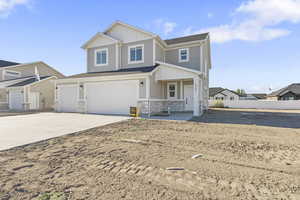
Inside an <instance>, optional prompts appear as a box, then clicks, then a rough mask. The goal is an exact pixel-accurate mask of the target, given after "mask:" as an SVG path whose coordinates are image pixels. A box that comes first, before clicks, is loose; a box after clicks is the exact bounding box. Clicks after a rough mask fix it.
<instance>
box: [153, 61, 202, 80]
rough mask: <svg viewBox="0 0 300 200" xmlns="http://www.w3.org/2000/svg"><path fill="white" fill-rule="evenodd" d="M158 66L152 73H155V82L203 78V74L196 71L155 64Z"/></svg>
mask: <svg viewBox="0 0 300 200" xmlns="http://www.w3.org/2000/svg"><path fill="white" fill-rule="evenodd" d="M157 63H158V64H159V65H160V66H159V67H158V68H156V69H155V70H154V71H152V73H155V80H157V81H158V80H178V79H191V78H195V77H201V76H203V73H202V72H200V71H198V70H193V69H189V68H186V67H181V66H178V65H173V64H169V63H164V62H157Z"/></svg>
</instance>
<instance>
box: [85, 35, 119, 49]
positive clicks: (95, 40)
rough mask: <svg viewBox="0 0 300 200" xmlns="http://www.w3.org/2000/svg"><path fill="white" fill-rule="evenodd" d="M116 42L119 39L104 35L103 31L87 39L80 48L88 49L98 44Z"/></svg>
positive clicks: (103, 44)
mask: <svg viewBox="0 0 300 200" xmlns="http://www.w3.org/2000/svg"><path fill="white" fill-rule="evenodd" d="M118 42H119V40H117V39H115V38H113V37H111V36H109V35H106V34H104V33H97V34H96V35H94V36H93V37H92V38H91V39H90V40H88V41H87V42H86V43H85V44H84V45H82V47H81V48H83V49H89V48H94V47H99V46H106V45H111V44H116V43H118Z"/></svg>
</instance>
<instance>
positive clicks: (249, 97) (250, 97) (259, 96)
mask: <svg viewBox="0 0 300 200" xmlns="http://www.w3.org/2000/svg"><path fill="white" fill-rule="evenodd" d="M265 99H267V94H265V93H253V94H245V95H243V96H241V97H240V100H265Z"/></svg>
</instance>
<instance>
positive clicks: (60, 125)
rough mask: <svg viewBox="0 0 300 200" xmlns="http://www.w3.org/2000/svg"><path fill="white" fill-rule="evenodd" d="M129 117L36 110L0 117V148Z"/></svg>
mask: <svg viewBox="0 0 300 200" xmlns="http://www.w3.org/2000/svg"><path fill="white" fill-rule="evenodd" d="M126 119H129V117H126V116H107V115H89V114H78V113H38V114H30V115H19V116H8V117H1V118H0V150H5V149H9V148H12V147H16V146H21V145H25V144H29V143H33V142H37V141H41V140H45V139H49V138H53V137H57V136H61V135H65V134H69V133H73V132H77V131H82V130H86V129H89V128H93V127H97V126H102V125H106V124H110V123H114V122H120V121H122V120H126Z"/></svg>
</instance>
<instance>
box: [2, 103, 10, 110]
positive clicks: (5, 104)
mask: <svg viewBox="0 0 300 200" xmlns="http://www.w3.org/2000/svg"><path fill="white" fill-rule="evenodd" d="M8 109H9V105H8V103H0V110H8Z"/></svg>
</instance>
